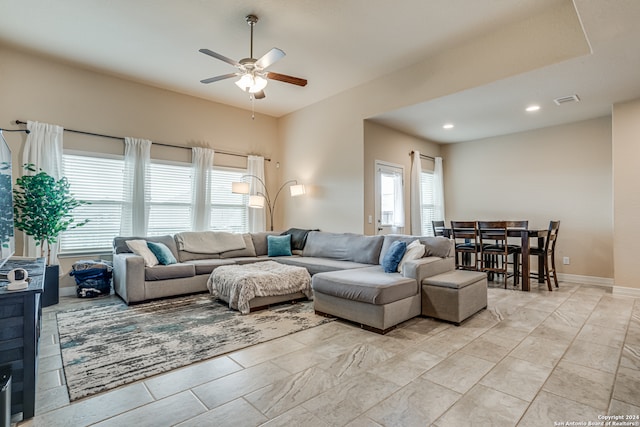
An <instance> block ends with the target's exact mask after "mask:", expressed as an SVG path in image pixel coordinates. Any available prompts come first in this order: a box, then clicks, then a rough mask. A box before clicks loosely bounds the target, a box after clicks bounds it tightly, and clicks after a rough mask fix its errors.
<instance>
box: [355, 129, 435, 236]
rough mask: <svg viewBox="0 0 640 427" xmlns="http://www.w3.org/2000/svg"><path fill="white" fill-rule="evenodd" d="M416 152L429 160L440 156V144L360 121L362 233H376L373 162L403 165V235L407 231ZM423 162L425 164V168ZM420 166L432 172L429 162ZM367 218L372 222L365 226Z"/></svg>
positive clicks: (367, 222)
mask: <svg viewBox="0 0 640 427" xmlns="http://www.w3.org/2000/svg"><path fill="white" fill-rule="evenodd" d="M414 150H417V151H420V154H424V155H427V156H431V157H436V156H439V155H440V145H439V144H436V143H434V142H431V141H427V140H424V139H421V138H417V137H415V136H412V135H407V134H406V133H402V132H398V131H396V130H394V129H391V128H388V127H386V126H382V125H380V124H378V123H373V122H371V121H365V122H364V233H365V234H376V224H375V162H376V160H381V161H383V162H388V163H393V164H396V165H401V166H404V202H405V203H404V205H405V206H404V212H405V233H407V234H408V233H410V231H411V230H410V229H411V226H410V224H411V209H410V204H409V200H410V190H411V185H410V183H411V156H410V155H409V153H411V152H412V151H414ZM426 163H429V165H427V164H426ZM424 167H430V168H431V169H433V162H426V161H425V165H424ZM369 215H371V217H372V218H373V222H372V223H371V224H370V223H369Z"/></svg>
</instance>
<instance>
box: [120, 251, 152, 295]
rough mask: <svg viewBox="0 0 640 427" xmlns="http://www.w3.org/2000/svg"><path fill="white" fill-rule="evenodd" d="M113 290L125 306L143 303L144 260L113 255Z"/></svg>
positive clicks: (138, 257)
mask: <svg viewBox="0 0 640 427" xmlns="http://www.w3.org/2000/svg"><path fill="white" fill-rule="evenodd" d="M113 289H114V290H115V292H116V294H118V295H120V297H121V298H122V299H123V300H124V301H125V302H126V303H127V304H129V303H132V302H137V301H144V299H145V295H144V258H142V257H141V256H138V255H135V254H131V253H119V254H113Z"/></svg>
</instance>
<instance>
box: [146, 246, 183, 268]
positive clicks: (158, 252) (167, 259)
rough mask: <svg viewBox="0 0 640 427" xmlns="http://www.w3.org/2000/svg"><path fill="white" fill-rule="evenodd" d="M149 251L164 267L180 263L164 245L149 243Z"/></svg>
mask: <svg viewBox="0 0 640 427" xmlns="http://www.w3.org/2000/svg"><path fill="white" fill-rule="evenodd" d="M147 246H148V247H149V250H151V252H153V254H154V255H155V256H156V258H158V262H159V263H160V264H162V265H170V264H176V263H177V262H178V261H177V260H176V257H174V256H173V253H171V249H169V248H168V247H167V245H165V244H164V243H155V242H147Z"/></svg>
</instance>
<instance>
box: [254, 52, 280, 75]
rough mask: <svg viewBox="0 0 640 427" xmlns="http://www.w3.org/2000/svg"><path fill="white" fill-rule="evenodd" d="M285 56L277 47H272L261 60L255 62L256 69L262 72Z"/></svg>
mask: <svg viewBox="0 0 640 427" xmlns="http://www.w3.org/2000/svg"><path fill="white" fill-rule="evenodd" d="M285 55H286V53H284V52H283V51H281V50H280V49H278V48H277V47H274V48H273V49H271V50H270V51H269V52H267V53H265V54H264V55H262V58H260V59H258V60H257V61H256V67H257V68H259V69H261V70H264V69H265V68H267V67H270V66H272V65H273V64H275V63H276V62H277V61H279V60H281V59H282V58H284V56H285Z"/></svg>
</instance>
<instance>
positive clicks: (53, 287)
mask: <svg viewBox="0 0 640 427" xmlns="http://www.w3.org/2000/svg"><path fill="white" fill-rule="evenodd" d="M59 274H60V266H59V265H48V266H47V268H46V270H45V274H44V293H43V294H42V306H43V307H49V306H51V305H55V304H58V302H59V301H60V298H59V295H60V292H59V285H60V276H59Z"/></svg>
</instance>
